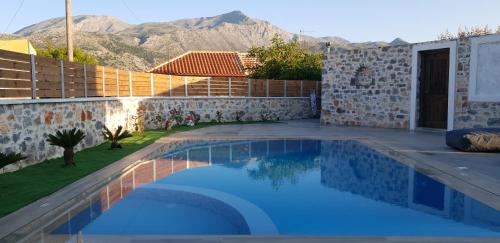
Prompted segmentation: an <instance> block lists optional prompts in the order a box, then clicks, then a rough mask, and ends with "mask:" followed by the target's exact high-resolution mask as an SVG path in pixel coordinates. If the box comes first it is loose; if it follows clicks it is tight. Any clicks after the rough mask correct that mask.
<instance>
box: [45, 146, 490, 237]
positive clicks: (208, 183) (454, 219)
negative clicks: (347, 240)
mask: <svg viewBox="0 0 500 243" xmlns="http://www.w3.org/2000/svg"><path fill="white" fill-rule="evenodd" d="M45 230H46V231H47V232H48V233H50V234H51V235H54V236H61V235H64V236H68V237H72V236H73V235H76V234H80V235H81V234H83V235H320V236H500V212H499V211H497V210H495V209H493V208H491V207H489V206H487V205H485V204H482V203H480V202H479V201H477V200H475V199H473V198H470V197H468V196H466V195H464V194H463V193H461V192H458V191H456V190H454V189H452V188H450V187H448V186H446V185H444V184H442V183H440V182H438V181H436V180H434V179H431V178H430V177H427V176H425V175H423V174H421V173H419V172H416V171H414V170H412V169H411V168H409V167H408V166H406V165H403V164H402V163H400V162H398V161H395V160H394V159H391V158H389V157H387V156H385V155H383V154H381V153H379V152H377V151H375V150H373V149H371V148H370V147H368V146H366V145H365V144H363V143H361V142H358V141H354V140H299V139H289V140H254V141H211V142H206V141H204V142H199V143H192V144H189V146H184V147H183V148H180V149H177V150H174V151H171V152H168V153H166V154H164V155H162V156H160V157H159V158H157V159H154V160H151V161H147V162H142V163H141V164H139V165H137V166H136V167H134V168H133V169H132V170H130V171H128V172H126V173H125V174H123V175H122V176H121V177H120V178H118V179H117V180H115V181H113V182H112V183H110V184H109V185H107V186H105V187H104V188H102V189H101V190H100V191H99V192H98V193H97V194H96V195H94V196H93V198H92V200H90V201H89V202H88V203H85V204H83V205H79V206H78V207H75V208H74V209H72V210H70V212H68V214H67V215H62V216H61V217H60V218H59V219H57V220H56V221H54V222H53V223H52V224H51V225H50V227H47V228H46V229H45Z"/></svg>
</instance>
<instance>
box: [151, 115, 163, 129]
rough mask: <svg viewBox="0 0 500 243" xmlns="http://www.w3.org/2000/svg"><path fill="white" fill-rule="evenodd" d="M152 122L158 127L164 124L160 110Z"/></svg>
mask: <svg viewBox="0 0 500 243" xmlns="http://www.w3.org/2000/svg"><path fill="white" fill-rule="evenodd" d="M152 122H153V125H154V127H155V128H156V129H159V128H161V125H162V124H163V117H162V115H161V113H160V112H158V113H155V114H154V116H153V119H152Z"/></svg>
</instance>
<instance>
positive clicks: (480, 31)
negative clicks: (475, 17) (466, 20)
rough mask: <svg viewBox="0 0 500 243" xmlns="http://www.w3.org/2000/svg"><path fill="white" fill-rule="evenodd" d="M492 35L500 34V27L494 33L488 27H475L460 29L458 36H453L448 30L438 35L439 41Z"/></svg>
mask: <svg viewBox="0 0 500 243" xmlns="http://www.w3.org/2000/svg"><path fill="white" fill-rule="evenodd" d="M491 34H500V26H498V28H497V29H496V31H495V32H493V30H492V29H490V28H489V27H488V26H487V25H486V26H483V27H481V26H474V27H467V26H465V27H463V28H462V27H460V28H458V32H457V34H456V35H455V34H452V33H450V32H449V31H448V30H446V31H445V32H443V33H441V34H439V35H438V39H439V40H453V39H462V38H467V37H475V36H481V35H491Z"/></svg>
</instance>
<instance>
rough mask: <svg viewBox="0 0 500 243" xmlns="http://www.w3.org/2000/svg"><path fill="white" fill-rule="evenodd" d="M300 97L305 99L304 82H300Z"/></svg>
mask: <svg viewBox="0 0 500 243" xmlns="http://www.w3.org/2000/svg"><path fill="white" fill-rule="evenodd" d="M300 97H304V80H300Z"/></svg>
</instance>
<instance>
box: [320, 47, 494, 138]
mask: <svg viewBox="0 0 500 243" xmlns="http://www.w3.org/2000/svg"><path fill="white" fill-rule="evenodd" d="M434 43H439V41H436V42H434ZM456 43H457V60H456V61H457V67H456V68H457V71H456V79H455V80H456V92H455V113H454V127H453V128H454V129H459V128H470V127H500V102H471V101H469V100H468V92H469V72H470V60H471V41H470V39H458V40H456ZM412 48H413V45H401V46H390V47H379V48H366V49H357V50H342V49H339V50H334V51H332V52H331V53H330V54H328V55H327V57H326V58H325V60H324V64H325V65H324V71H323V80H322V97H321V100H322V110H321V123H322V124H335V125H349V126H352V125H355V126H373V127H386V128H409V123H410V122H409V121H410V120H409V119H410V117H409V113H410V105H411V104H410V94H411V72H412V70H411V65H412ZM499 89H500V87H499ZM417 92H418V91H417ZM417 98H418V95H417ZM417 103H418V102H417ZM417 116H418V107H417Z"/></svg>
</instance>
